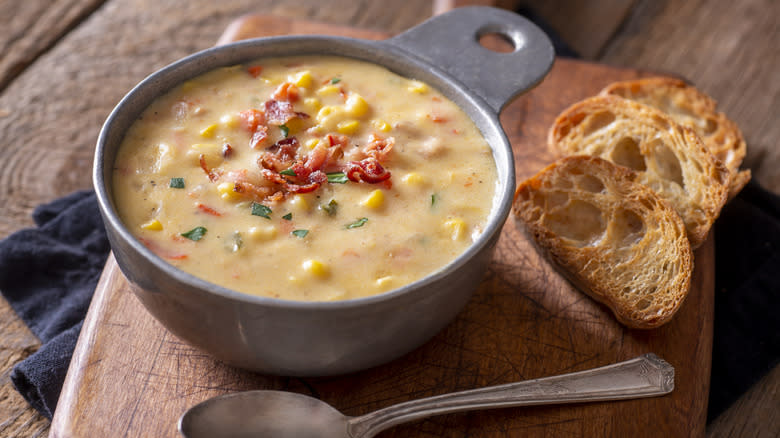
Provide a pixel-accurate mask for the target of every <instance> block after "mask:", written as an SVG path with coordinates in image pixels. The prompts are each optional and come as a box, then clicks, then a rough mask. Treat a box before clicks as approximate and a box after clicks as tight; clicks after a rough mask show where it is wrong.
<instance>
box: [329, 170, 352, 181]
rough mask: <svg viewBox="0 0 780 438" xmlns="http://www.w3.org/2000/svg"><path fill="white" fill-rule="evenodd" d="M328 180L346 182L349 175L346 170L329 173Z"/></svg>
mask: <svg viewBox="0 0 780 438" xmlns="http://www.w3.org/2000/svg"><path fill="white" fill-rule="evenodd" d="M327 175H328V182H329V183H331V184H344V183H346V182H347V181H349V179H348V178H347V175H345V174H344V172H332V173H328V174H327Z"/></svg>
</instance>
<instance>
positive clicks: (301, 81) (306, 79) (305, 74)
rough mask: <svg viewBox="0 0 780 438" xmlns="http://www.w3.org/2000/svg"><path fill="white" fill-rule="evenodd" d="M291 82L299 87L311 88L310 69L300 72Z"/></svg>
mask: <svg viewBox="0 0 780 438" xmlns="http://www.w3.org/2000/svg"><path fill="white" fill-rule="evenodd" d="M291 82H292V83H294V84H295V85H297V86H299V87H303V88H309V87H311V84H312V77H311V72H310V71H308V70H306V71H302V72H299V73H298V74H296V75H295V76H294V77H293V78H292V81H291Z"/></svg>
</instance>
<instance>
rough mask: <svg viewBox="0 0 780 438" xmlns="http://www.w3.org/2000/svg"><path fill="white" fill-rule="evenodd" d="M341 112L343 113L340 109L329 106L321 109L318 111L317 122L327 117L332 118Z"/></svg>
mask: <svg viewBox="0 0 780 438" xmlns="http://www.w3.org/2000/svg"><path fill="white" fill-rule="evenodd" d="M339 112H341V111H340V109H339V108H338V107H335V106H331V105H328V106H324V107H322V108H320V110H319V111H317V115H316V116H315V118H316V119H317V121H321V120H323V119H325V118H326V117H328V116H331V115H333V114H338V113H339Z"/></svg>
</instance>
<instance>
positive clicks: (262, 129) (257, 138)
mask: <svg viewBox="0 0 780 438" xmlns="http://www.w3.org/2000/svg"><path fill="white" fill-rule="evenodd" d="M267 137H268V127H267V126H258V127H257V129H255V132H254V133H252V139H251V140H249V147H251V148H252V149H257V147H258V146H260V144H261V143H262V142H263V140H265V139H266V138H267Z"/></svg>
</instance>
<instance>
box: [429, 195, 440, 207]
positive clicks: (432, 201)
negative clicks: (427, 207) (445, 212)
mask: <svg viewBox="0 0 780 438" xmlns="http://www.w3.org/2000/svg"><path fill="white" fill-rule="evenodd" d="M438 199H439V195H437V194H436V193H434V194H432V195H431V207H433V206H434V204H436V201H437V200H438Z"/></svg>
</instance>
